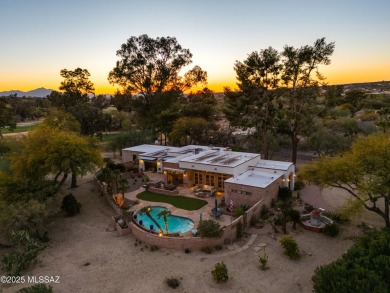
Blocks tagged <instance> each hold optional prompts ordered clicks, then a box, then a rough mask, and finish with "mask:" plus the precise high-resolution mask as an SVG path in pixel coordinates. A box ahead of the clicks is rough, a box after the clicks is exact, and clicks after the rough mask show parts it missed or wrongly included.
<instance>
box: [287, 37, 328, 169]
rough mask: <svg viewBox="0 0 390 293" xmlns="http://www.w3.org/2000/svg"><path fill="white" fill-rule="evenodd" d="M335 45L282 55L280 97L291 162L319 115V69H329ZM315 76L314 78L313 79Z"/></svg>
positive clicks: (289, 49) (320, 44)
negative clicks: (288, 139)
mask: <svg viewBox="0 0 390 293" xmlns="http://www.w3.org/2000/svg"><path fill="white" fill-rule="evenodd" d="M334 47H335V43H334V42H331V43H326V41H325V38H322V39H318V40H316V41H315V42H314V44H313V46H308V45H306V46H303V47H300V48H294V47H292V46H285V47H284V50H283V52H282V57H283V60H282V63H283V69H282V77H281V78H282V80H283V82H284V84H285V85H286V86H287V90H286V92H285V94H284V97H283V98H284V99H282V101H283V103H282V104H283V105H284V107H283V108H284V119H285V121H286V125H287V132H288V134H289V136H290V138H291V144H292V158H291V160H292V162H293V163H294V164H295V163H296V161H297V151H298V143H299V141H300V137H301V135H302V134H303V132H304V131H305V127H308V126H310V125H312V121H313V118H314V117H316V116H317V115H318V113H319V111H318V109H317V108H316V107H315V104H316V103H315V102H316V97H317V96H318V94H319V93H318V85H319V83H320V82H321V81H322V80H323V79H324V78H323V76H322V75H321V74H320V73H319V66H320V65H329V64H330V56H331V55H332V54H333V51H334ZM313 75H315V78H314V77H313Z"/></svg>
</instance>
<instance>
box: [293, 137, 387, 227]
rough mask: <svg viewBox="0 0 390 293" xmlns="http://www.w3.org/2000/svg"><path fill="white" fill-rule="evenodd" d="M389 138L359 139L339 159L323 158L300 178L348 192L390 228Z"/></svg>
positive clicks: (305, 170)
mask: <svg viewBox="0 0 390 293" xmlns="http://www.w3.org/2000/svg"><path fill="white" fill-rule="evenodd" d="M389 174H390V139H389V136H388V135H387V134H374V135H371V136H368V137H360V138H358V139H356V141H355V142H354V143H353V144H352V147H351V150H350V151H349V152H346V153H344V155H343V156H341V157H333V158H329V157H325V158H322V159H320V160H318V161H315V162H314V163H312V164H309V165H306V166H304V167H303V168H302V173H301V175H302V177H303V178H304V179H306V180H307V181H310V182H314V183H316V184H319V185H321V186H331V187H334V188H339V189H342V190H345V191H346V192H348V193H349V194H350V195H351V196H353V197H354V198H355V200H357V201H358V203H360V204H361V205H363V206H364V208H365V209H367V210H368V211H371V212H374V213H376V214H377V215H379V216H380V217H381V218H382V219H383V220H384V222H385V225H386V227H387V228H390V180H389V178H390V177H389Z"/></svg>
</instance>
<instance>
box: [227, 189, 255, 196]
mask: <svg viewBox="0 0 390 293" xmlns="http://www.w3.org/2000/svg"><path fill="white" fill-rule="evenodd" d="M230 191H231V192H232V193H237V194H243V195H252V192H249V191H244V190H238V189H230Z"/></svg>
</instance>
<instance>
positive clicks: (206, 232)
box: [197, 220, 222, 238]
mask: <svg viewBox="0 0 390 293" xmlns="http://www.w3.org/2000/svg"><path fill="white" fill-rule="evenodd" d="M220 228H221V226H220V224H219V223H218V222H216V221H214V220H204V221H202V222H200V223H199V225H198V228H197V229H198V232H199V235H200V237H202V238H219V237H221V236H222V230H221V229H220Z"/></svg>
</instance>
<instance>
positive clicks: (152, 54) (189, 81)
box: [108, 35, 207, 126]
mask: <svg viewBox="0 0 390 293" xmlns="http://www.w3.org/2000/svg"><path fill="white" fill-rule="evenodd" d="M117 56H118V57H119V58H120V60H119V61H117V63H116V66H115V67H114V69H113V70H112V71H111V72H110V73H109V77H108V79H109V81H110V83H112V84H118V85H119V86H121V87H122V90H123V92H124V93H131V94H133V95H135V96H134V97H133V102H134V104H135V105H136V108H137V112H138V113H139V115H140V117H141V118H150V119H149V120H148V122H149V123H150V124H152V126H155V125H154V124H155V123H153V122H154V121H153V118H154V117H153V114H151V109H152V107H153V104H155V102H156V99H154V98H157V99H158V98H161V97H163V98H164V97H166V96H164V95H163V96H161V93H166V92H170V91H173V92H175V93H177V94H179V95H180V93H182V92H183V91H185V90H188V89H190V88H191V87H192V86H194V85H197V84H198V83H205V82H206V79H207V74H206V72H204V71H203V70H202V69H201V68H200V67H199V66H195V67H194V68H193V69H191V70H189V71H188V72H186V73H185V74H184V76H180V74H179V73H180V71H181V70H182V69H183V68H184V67H185V66H187V65H189V64H190V63H191V62H192V60H191V59H192V54H191V53H190V51H189V50H188V49H184V48H182V46H181V45H180V44H179V43H178V42H177V40H176V38H172V37H161V38H156V39H153V38H150V37H149V36H148V35H141V36H138V37H135V36H133V37H131V38H129V39H128V40H127V42H126V43H124V44H122V46H121V49H119V50H118V51H117ZM160 110H161V109H160ZM157 114H158V113H157Z"/></svg>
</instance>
